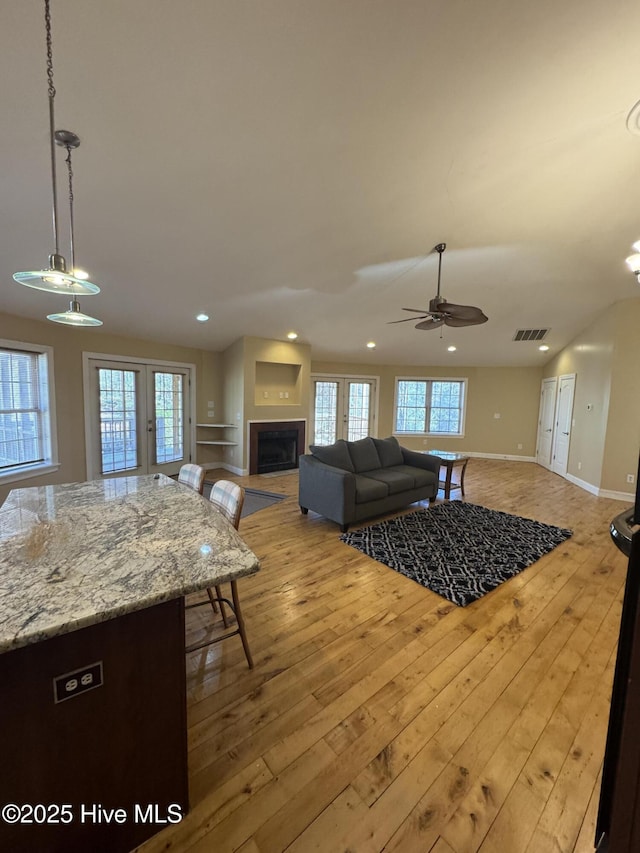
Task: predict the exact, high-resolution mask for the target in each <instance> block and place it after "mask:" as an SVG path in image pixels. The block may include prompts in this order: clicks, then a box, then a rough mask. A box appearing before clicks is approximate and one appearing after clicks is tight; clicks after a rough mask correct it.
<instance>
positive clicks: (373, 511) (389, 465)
mask: <svg viewBox="0 0 640 853" xmlns="http://www.w3.org/2000/svg"><path fill="white" fill-rule="evenodd" d="M309 450H310V453H305V454H303V455H302V456H300V486H299V492H298V501H299V503H300V509H301V511H302V512H303V513H304V514H305V515H306V514H307V512H308V511H309V510H310V509H311V510H313V511H314V512H317V513H320V515H324V516H325V517H326V518H330V519H331V520H332V521H337V522H338V524H339V525H340V526H341V528H342V531H343V532H345V531H346V530H347V528H348V526H349V524H353V523H354V522H357V521H362V520H363V519H365V518H371V517H372V516H374V515H380V514H381V513H385V512H392V511H393V510H396V509H400V508H401V507H403V506H406V505H407V504H410V503H413V502H414V501H421V500H425V499H426V498H429V500H433V499H434V498H435V497H436V495H437V493H438V478H439V473H440V457H439V456H432V455H429V454H426V453H418V452H417V451H415V450H407V448H406V447H401V446H400V445H399V444H398V441H397V439H396V438H394V437H393V436H392V437H390V438H363V439H361V440H360V441H342V440H340V441H337V442H336V443H335V444H330V445H327V446H321V445H311V447H310V448H309Z"/></svg>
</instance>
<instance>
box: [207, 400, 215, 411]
mask: <svg viewBox="0 0 640 853" xmlns="http://www.w3.org/2000/svg"><path fill="white" fill-rule="evenodd" d="M207 406H209V408H210V409H213V408H215V407H214V403H213V400H209V402H208V403H207Z"/></svg>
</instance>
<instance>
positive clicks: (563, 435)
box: [551, 374, 576, 477]
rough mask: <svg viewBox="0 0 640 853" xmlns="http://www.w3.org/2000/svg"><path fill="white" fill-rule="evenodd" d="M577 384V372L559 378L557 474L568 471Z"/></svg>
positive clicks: (555, 444)
mask: <svg viewBox="0 0 640 853" xmlns="http://www.w3.org/2000/svg"><path fill="white" fill-rule="evenodd" d="M575 384H576V377H575V374H571V375H569V376H561V377H560V378H559V380H558V393H557V399H556V422H555V429H554V434H553V455H552V462H551V470H552V471H555V473H556V474H562V476H563V477H564V476H565V474H566V473H567V466H568V464H569V445H570V443H571V428H572V420H573V395H574V391H575Z"/></svg>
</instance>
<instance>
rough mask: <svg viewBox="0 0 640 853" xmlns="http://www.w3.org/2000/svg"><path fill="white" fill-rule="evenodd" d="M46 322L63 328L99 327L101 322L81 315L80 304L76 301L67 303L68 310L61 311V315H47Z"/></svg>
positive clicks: (86, 315)
mask: <svg viewBox="0 0 640 853" xmlns="http://www.w3.org/2000/svg"><path fill="white" fill-rule="evenodd" d="M47 320H51V321H53V322H54V323H60V324H62V325H63V326H101V325H102V320H96V318H95V317H89V315H88V314H83V313H82V311H81V310H80V303H79V302H78V300H77V299H72V300H71V302H70V303H69V310H68V311H63V312H62V313H61V314H47Z"/></svg>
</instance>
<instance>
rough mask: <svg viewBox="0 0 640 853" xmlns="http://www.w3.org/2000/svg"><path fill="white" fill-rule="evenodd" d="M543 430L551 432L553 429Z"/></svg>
mask: <svg viewBox="0 0 640 853" xmlns="http://www.w3.org/2000/svg"><path fill="white" fill-rule="evenodd" d="M545 432H553V430H552V429H547V430H545Z"/></svg>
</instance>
